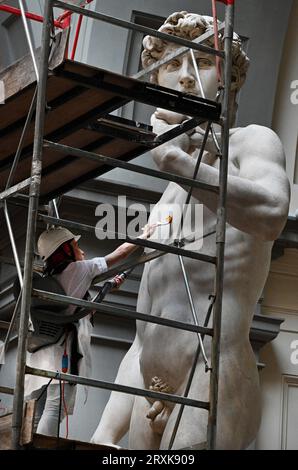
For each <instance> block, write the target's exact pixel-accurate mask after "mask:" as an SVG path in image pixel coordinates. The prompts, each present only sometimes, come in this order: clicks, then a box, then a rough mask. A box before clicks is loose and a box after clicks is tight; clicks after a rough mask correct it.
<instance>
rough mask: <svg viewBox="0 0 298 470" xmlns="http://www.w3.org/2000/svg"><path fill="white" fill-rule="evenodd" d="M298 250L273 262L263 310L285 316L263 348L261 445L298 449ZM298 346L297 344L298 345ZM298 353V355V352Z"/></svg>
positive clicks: (265, 447) (258, 440)
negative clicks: (295, 344) (295, 359)
mask: <svg viewBox="0 0 298 470" xmlns="http://www.w3.org/2000/svg"><path fill="white" fill-rule="evenodd" d="M297 282H298V250H295V249H287V250H285V255H284V256H283V257H281V258H279V259H278V260H276V261H273V262H272V264H271V269H270V275H269V278H268V281H267V284H266V289H265V297H264V303H263V313H264V314H265V315H266V314H270V316H272V315H274V316H277V317H279V318H284V322H283V323H282V324H281V332H280V334H279V335H278V336H277V338H276V339H275V340H274V341H273V342H272V343H270V344H268V345H267V346H265V348H263V349H262V350H261V351H260V361H261V362H263V363H265V364H266V367H265V369H264V370H263V371H262V372H261V374H260V379H261V387H262V397H263V411H262V424H261V428H260V431H259V434H258V439H257V441H256V448H257V449H296V450H297V449H298V434H297V429H298V412H297V400H298V364H296V363H294V362H295V361H293V356H292V354H293V353H294V349H293V348H292V347H291V346H293V341H297V340H298V290H297ZM296 349H297V347H296ZM296 357H297V356H296Z"/></svg>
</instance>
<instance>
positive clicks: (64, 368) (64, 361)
mask: <svg viewBox="0 0 298 470" xmlns="http://www.w3.org/2000/svg"><path fill="white" fill-rule="evenodd" d="M67 339H68V332H67V333H66V334H65V341H64V352H63V356H62V367H61V370H62V372H63V373H64V374H66V373H67V372H68V354H67ZM64 386H65V382H64V381H62V391H61V393H62V403H63V408H64V414H65V418H66V436H65V438H66V439H67V438H68V411H67V406H66V401H65V395H64Z"/></svg>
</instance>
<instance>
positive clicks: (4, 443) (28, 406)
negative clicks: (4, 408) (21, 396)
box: [0, 400, 36, 450]
mask: <svg viewBox="0 0 298 470" xmlns="http://www.w3.org/2000/svg"><path fill="white" fill-rule="evenodd" d="M35 409H36V400H29V401H27V402H25V406H24V419H23V426H22V433H21V445H28V444H30V443H31V442H32V440H33V426H34V414H35ZM9 449H12V413H8V414H7V415H5V416H1V417H0V450H9Z"/></svg>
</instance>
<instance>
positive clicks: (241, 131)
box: [230, 124, 280, 144]
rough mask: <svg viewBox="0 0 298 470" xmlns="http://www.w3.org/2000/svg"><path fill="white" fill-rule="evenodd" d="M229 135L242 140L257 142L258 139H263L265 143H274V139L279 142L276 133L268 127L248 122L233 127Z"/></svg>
mask: <svg viewBox="0 0 298 470" xmlns="http://www.w3.org/2000/svg"><path fill="white" fill-rule="evenodd" d="M230 135H231V137H232V136H233V137H235V138H237V139H239V140H240V141H242V142H243V139H244V140H245V141H247V140H250V141H252V142H257V141H259V139H261V141H263V140H264V141H265V142H266V143H267V144H268V143H269V144H270V142H272V143H273V144H276V141H279V142H280V139H279V137H278V135H277V134H276V133H275V132H274V131H273V130H272V129H270V128H269V127H266V126H261V125H259V124H249V125H248V126H245V127H235V128H233V129H231V131H230Z"/></svg>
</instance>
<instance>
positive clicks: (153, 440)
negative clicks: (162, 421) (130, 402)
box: [129, 397, 161, 449]
mask: <svg viewBox="0 0 298 470" xmlns="http://www.w3.org/2000/svg"><path fill="white" fill-rule="evenodd" d="M150 407H151V405H150V403H149V402H148V401H147V400H146V399H145V398H144V397H136V398H135V401H134V406H133V411H132V415H131V421H130V428H129V448H130V449H159V445H160V439H161V436H160V435H159V434H156V433H154V432H153V431H152V429H151V426H150V420H149V419H148V418H146V414H147V412H148V410H149V409H150Z"/></svg>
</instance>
